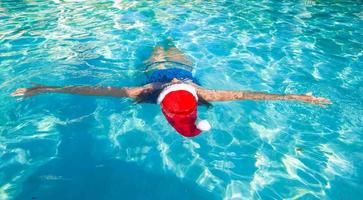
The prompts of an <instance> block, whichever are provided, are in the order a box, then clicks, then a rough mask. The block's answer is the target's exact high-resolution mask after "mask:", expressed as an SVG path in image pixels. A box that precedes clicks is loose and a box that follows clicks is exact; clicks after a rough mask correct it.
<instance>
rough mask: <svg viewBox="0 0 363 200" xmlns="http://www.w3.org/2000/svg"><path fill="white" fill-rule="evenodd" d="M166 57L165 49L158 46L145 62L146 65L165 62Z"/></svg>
mask: <svg viewBox="0 0 363 200" xmlns="http://www.w3.org/2000/svg"><path fill="white" fill-rule="evenodd" d="M165 57H166V52H165V49H164V47H162V46H156V47H154V49H153V52H152V54H151V56H150V58H148V59H146V60H145V61H144V63H153V62H160V61H165Z"/></svg>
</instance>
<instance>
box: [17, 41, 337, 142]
mask: <svg viewBox="0 0 363 200" xmlns="http://www.w3.org/2000/svg"><path fill="white" fill-rule="evenodd" d="M144 64H145V65H146V75H147V77H148V83H147V84H145V85H143V86H140V87H122V88H118V87H99V86H65V87H57V86H44V85H37V84H36V85H35V86H34V87H30V88H18V89H17V90H16V91H15V92H13V93H12V94H11V95H12V96H32V95H35V94H39V93H45V92H54V93H69V94H81V95H95V96H113V97H129V98H133V99H135V100H136V101H137V102H139V103H144V102H149V103H158V104H160V106H161V109H162V112H163V114H164V116H165V118H166V119H167V121H168V122H169V123H170V124H171V125H172V126H173V127H174V128H175V130H176V131H177V132H179V133H180V134H182V135H183V136H186V137H193V136H196V135H198V134H199V133H201V132H202V131H205V130H209V129H210V124H209V123H208V121H206V120H201V121H200V122H199V123H198V125H196V124H195V122H196V119H197V106H198V104H199V105H203V104H204V105H209V102H213V101H234V100H283V101H301V102H306V103H313V104H331V102H330V101H329V100H328V99H325V98H322V97H314V96H312V94H305V95H297V94H268V93H262V92H248V91H233V90H211V89H205V88H202V87H201V86H199V84H198V82H197V80H196V79H195V78H194V76H193V63H192V62H191V61H190V60H189V59H188V58H187V56H185V55H184V54H183V53H182V52H181V51H180V50H179V49H177V48H176V47H175V46H174V44H173V43H172V41H171V40H168V45H167V48H166V49H165V48H164V47H162V46H156V47H155V48H154V50H153V52H152V55H151V57H150V58H149V59H147V60H146V61H145V62H144Z"/></svg>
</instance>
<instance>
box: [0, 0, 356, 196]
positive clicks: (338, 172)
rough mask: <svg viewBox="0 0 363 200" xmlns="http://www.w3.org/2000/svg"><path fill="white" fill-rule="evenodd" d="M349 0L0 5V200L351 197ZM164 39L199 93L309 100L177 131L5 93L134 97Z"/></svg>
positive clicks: (136, 115) (125, 107)
mask: <svg viewBox="0 0 363 200" xmlns="http://www.w3.org/2000/svg"><path fill="white" fill-rule="evenodd" d="M362 10H363V6H362V5H361V4H360V3H359V2H353V1H348V2H339V1H328V2H321V1H300V2H288V1H283V2H277V1H263V2H260V1H256V2H251V1H248V2H239V3H238V2H233V1H217V2H209V1H193V2H185V3H184V2H179V1H158V2H141V1H135V2H134V1H117V0H116V1H84V2H83V1H82V2H81V1H80V2H77V1H52V2H48V1H47V2H45V1H44V2H43V1H22V2H14V1H10V0H8V1H1V2H0V72H1V73H0V98H1V99H0V199H32V198H33V199H120V198H121V199H171V198H173V199H223V198H224V199H359V197H361V196H362V195H363V193H362V191H363V188H362V180H363V176H362V171H363V164H362V158H363V155H362V153H361V150H362V147H363V142H362V134H361V133H362V125H361V124H362V121H363V120H362V116H363V111H362V108H363V106H362V102H363V95H362V94H363V93H362V92H363V88H362V85H363V84H362V83H363V82H362V77H363V76H362V71H361V70H360V66H362V64H363V62H362V55H363V53H362V44H363V35H362V28H363V21H362V20H363V13H362ZM167 37H172V38H174V41H175V43H176V45H177V47H178V48H180V49H181V50H183V51H184V52H185V53H186V54H187V55H188V56H190V57H191V58H192V59H193V61H194V62H195V65H196V77H197V78H198V79H199V81H200V82H201V84H202V85H203V86H204V87H206V88H214V89H240V90H254V91H262V92H270V93H307V92H311V91H312V92H313V94H314V95H317V96H323V97H326V98H329V99H330V100H331V101H332V102H333V105H331V106H328V107H327V108H322V107H320V106H314V105H309V104H302V103H295V102H250V101H246V102H224V103H214V104H213V105H214V106H213V107H212V108H210V109H206V108H204V107H201V108H199V113H198V115H199V118H200V119H208V121H210V122H211V124H212V130H211V131H210V132H206V133H202V134H201V135H200V136H198V137H195V138H192V139H188V138H183V137H181V136H180V135H178V134H177V133H176V132H175V131H174V130H173V129H172V128H171V127H170V126H169V125H168V123H167V121H166V120H165V119H164V117H163V115H162V113H161V111H160V108H159V107H158V105H152V104H135V103H133V102H132V101H131V100H128V99H115V98H101V97H84V96H76V95H61V94H42V95H39V96H34V97H32V98H28V99H24V100H20V99H19V100H17V99H15V98H11V97H9V93H11V92H12V91H13V90H15V89H16V88H18V87H24V86H30V82H38V83H42V84H47V85H78V84H86V85H104V86H134V85H141V84H142V83H143V82H144V81H145V77H144V74H143V70H144V68H143V66H142V61H143V59H145V58H147V57H148V56H149V55H150V53H151V50H152V47H153V46H155V45H157V44H158V43H159V42H160V41H163V40H164V39H165V38H167Z"/></svg>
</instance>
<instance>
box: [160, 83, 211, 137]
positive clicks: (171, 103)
mask: <svg viewBox="0 0 363 200" xmlns="http://www.w3.org/2000/svg"><path fill="white" fill-rule="evenodd" d="M158 103H159V104H160V106H161V109H162V112H163V114H164V116H165V118H166V120H168V122H169V123H170V124H171V125H172V126H173V127H174V129H175V130H176V131H177V132H178V133H180V134H181V135H183V136H185V137H194V136H196V135H198V134H199V133H201V132H202V131H208V130H209V129H210V128H211V126H210V124H209V123H208V121H207V120H201V121H200V122H199V123H198V125H195V121H196V119H197V105H198V96H197V93H196V91H195V89H194V87H193V86H191V85H188V84H184V83H180V84H173V85H171V86H168V87H166V88H165V89H163V90H162V92H161V93H160V95H159V97H158Z"/></svg>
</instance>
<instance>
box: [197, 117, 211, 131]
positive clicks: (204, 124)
mask: <svg viewBox="0 0 363 200" xmlns="http://www.w3.org/2000/svg"><path fill="white" fill-rule="evenodd" d="M197 128H198V129H199V130H201V131H209V130H210V129H211V128H212V127H211V125H210V124H209V122H208V121H207V120H205V119H204V120H201V121H200V122H199V123H198V125H197Z"/></svg>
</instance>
